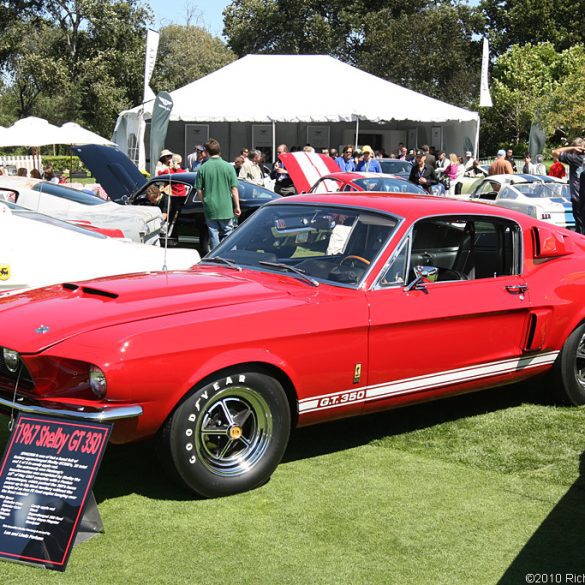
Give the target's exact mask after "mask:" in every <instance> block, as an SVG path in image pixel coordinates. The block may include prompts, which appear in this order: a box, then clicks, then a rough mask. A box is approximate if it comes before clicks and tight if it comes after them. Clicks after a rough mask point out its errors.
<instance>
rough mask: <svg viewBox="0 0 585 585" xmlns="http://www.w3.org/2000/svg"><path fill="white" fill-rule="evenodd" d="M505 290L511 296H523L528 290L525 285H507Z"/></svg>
mask: <svg viewBox="0 0 585 585" xmlns="http://www.w3.org/2000/svg"><path fill="white" fill-rule="evenodd" d="M506 290H507V291H508V292H509V293H510V294H511V295H523V294H524V293H525V292H526V291H527V290H528V285H527V284H509V285H507V286H506Z"/></svg>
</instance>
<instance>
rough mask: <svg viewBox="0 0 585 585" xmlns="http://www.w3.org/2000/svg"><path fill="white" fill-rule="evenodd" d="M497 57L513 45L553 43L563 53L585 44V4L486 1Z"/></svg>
mask: <svg viewBox="0 0 585 585" xmlns="http://www.w3.org/2000/svg"><path fill="white" fill-rule="evenodd" d="M480 9H481V10H482V12H483V13H484V15H485V17H486V21H487V22H486V31H487V32H488V34H489V37H490V40H491V45H492V47H493V49H494V52H495V54H497V55H499V54H502V53H504V52H505V51H506V50H508V49H509V48H510V47H511V46H512V45H525V44H528V43H531V44H538V43H543V42H550V43H552V45H553V46H554V47H555V49H557V50H559V51H562V50H564V49H567V48H569V47H571V46H573V45H576V44H578V43H584V42H585V28H584V27H583V23H584V22H585V2H583V1H582V0H538V1H529V2H527V1H526V0H482V1H481V3H480Z"/></svg>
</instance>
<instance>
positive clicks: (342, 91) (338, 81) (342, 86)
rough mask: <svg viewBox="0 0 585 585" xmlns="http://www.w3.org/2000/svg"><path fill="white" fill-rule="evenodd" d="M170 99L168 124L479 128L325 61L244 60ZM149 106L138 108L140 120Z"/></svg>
mask: <svg viewBox="0 0 585 585" xmlns="http://www.w3.org/2000/svg"><path fill="white" fill-rule="evenodd" d="M254 88H256V91H251V90H253V89H254ZM171 96H172V98H173V104H174V105H173V110H172V112H171V118H170V119H171V120H172V121H185V122H265V123H266V122H268V123H270V122H330V123H332V122H352V121H356V120H357V119H360V120H368V121H370V122H376V123H381V122H390V121H392V120H411V121H413V122H421V123H422V122H435V123H443V122H448V121H460V122H467V121H475V122H477V121H478V114H477V112H471V111H469V110H465V109H463V108H458V107H456V106H452V105H450V104H447V103H445V102H441V101H439V100H436V99H433V98H430V97H427V96H425V95H423V94H420V93H416V92H414V91H411V90H409V89H405V88H403V87H400V86H399V85H396V84H394V83H390V82H389V81H385V80H383V79H380V78H379V77H376V76H375V75H371V74H369V73H366V72H364V71H361V70H360V69H357V68H356V67H352V66H351V65H347V64H345V63H342V62H341V61H338V60H337V59H334V58H333V57H329V56H326V55H248V56H246V57H243V58H242V59H239V60H238V61H234V62H233V63H230V64H229V65H226V66H225V67H223V68H222V69H219V70H218V71H215V72H214V73H211V74H209V75H207V76H205V77H202V78H201V79H198V80H197V81H194V82H192V83H190V84H188V85H186V86H184V87H181V88H180V89H177V90H175V91H173V92H171ZM153 104H154V102H153V101H150V102H147V103H146V104H145V105H144V117H145V118H146V119H149V118H150V117H151V115H152V107H153ZM141 109H142V106H139V107H137V108H134V109H133V110H130V112H133V113H138V112H140V110H141Z"/></svg>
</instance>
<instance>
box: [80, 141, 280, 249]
mask: <svg viewBox="0 0 585 585" xmlns="http://www.w3.org/2000/svg"><path fill="white" fill-rule="evenodd" d="M73 151H74V152H75V153H76V154H77V155H78V156H79V158H80V159H81V161H82V162H83V164H84V165H85V166H86V167H87V168H88V169H89V170H90V171H91V173H92V175H93V176H94V177H95V178H96V180H97V181H98V182H99V183H100V184H101V185H102V187H103V188H104V189H105V190H106V192H107V193H108V195H109V197H110V198H111V199H113V200H114V201H116V202H118V203H125V204H127V205H151V203H150V202H149V201H148V200H147V198H146V189H147V187H148V186H149V185H152V184H154V185H156V186H157V187H158V188H159V189H161V190H162V191H163V192H164V193H167V194H168V195H170V197H169V202H170V209H169V211H170V213H169V216H168V226H167V237H168V242H169V245H170V246H181V247H194V248H197V250H198V251H199V253H200V254H201V255H202V256H203V255H205V254H206V253H207V251H208V233H207V228H206V226H205V218H204V216H203V205H202V203H201V201H198V200H197V197H196V190H195V179H196V177H197V173H174V174H165V175H159V176H158V177H153V178H152V179H150V180H149V181H147V180H146V178H145V177H144V176H143V175H142V173H141V172H140V171H139V170H138V168H137V167H136V165H135V164H134V163H133V162H132V161H131V160H130V159H129V158H128V157H127V156H126V155H125V154H124V153H123V152H120V151H119V150H117V149H116V148H113V147H111V146H98V145H95V144H90V145H84V146H75V147H73ZM238 190H239V193H240V207H241V209H242V215H241V216H240V217H239V222H240V223H241V222H242V221H244V220H245V219H246V218H247V217H249V216H250V215H251V214H252V213H254V211H256V210H257V209H258V208H259V207H261V206H262V205H264V204H265V203H268V202H269V201H272V200H273V199H279V198H280V195H277V194H275V193H273V192H272V191H270V190H268V189H265V188H264V187H260V186H259V185H255V184H253V183H249V182H248V181H244V180H243V179H238Z"/></svg>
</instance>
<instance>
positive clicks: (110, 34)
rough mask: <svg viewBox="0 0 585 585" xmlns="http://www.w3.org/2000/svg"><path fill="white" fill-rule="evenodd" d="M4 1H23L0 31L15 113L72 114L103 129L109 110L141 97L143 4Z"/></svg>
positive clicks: (109, 122)
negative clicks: (15, 104) (20, 8)
mask: <svg viewBox="0 0 585 585" xmlns="http://www.w3.org/2000/svg"><path fill="white" fill-rule="evenodd" d="M6 5H9V6H10V7H14V6H16V5H18V6H20V7H24V8H25V10H22V11H20V12H18V13H17V14H16V15H15V17H14V18H13V20H12V21H11V22H10V23H9V24H8V25H6V29H5V30H4V31H3V32H2V33H1V34H0V53H2V51H3V50H4V51H5V54H6V55H8V57H7V58H6V59H5V61H4V62H3V64H2V66H3V71H4V73H5V77H6V79H7V84H8V86H9V87H8V88H7V93H8V94H12V95H13V96H15V97H16V99H17V101H18V103H19V107H18V110H17V112H15V114H16V115H17V116H18V117H21V116H26V115H30V114H35V115H39V116H41V117H48V118H50V119H51V121H52V122H54V123H61V122H65V121H67V120H74V121H77V122H80V123H81V124H83V125H85V126H88V127H89V128H91V129H93V130H95V131H97V132H99V133H101V134H103V135H109V134H110V133H111V131H112V128H113V124H114V120H115V118H116V115H117V113H118V112H119V111H120V110H121V109H124V108H127V107H129V106H132V105H135V104H136V103H138V102H139V100H140V99H141V95H142V76H143V63H144V50H145V47H144V38H145V29H146V24H147V22H148V21H149V13H148V12H147V10H146V9H145V8H144V7H143V6H142V4H141V3H140V2H139V1H137V0H127V1H120V0H43V1H41V2H33V1H28V2H26V1H25V0H22V1H18V0H13V1H12V2H5V3H4V4H3V6H4V7H6Z"/></svg>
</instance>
